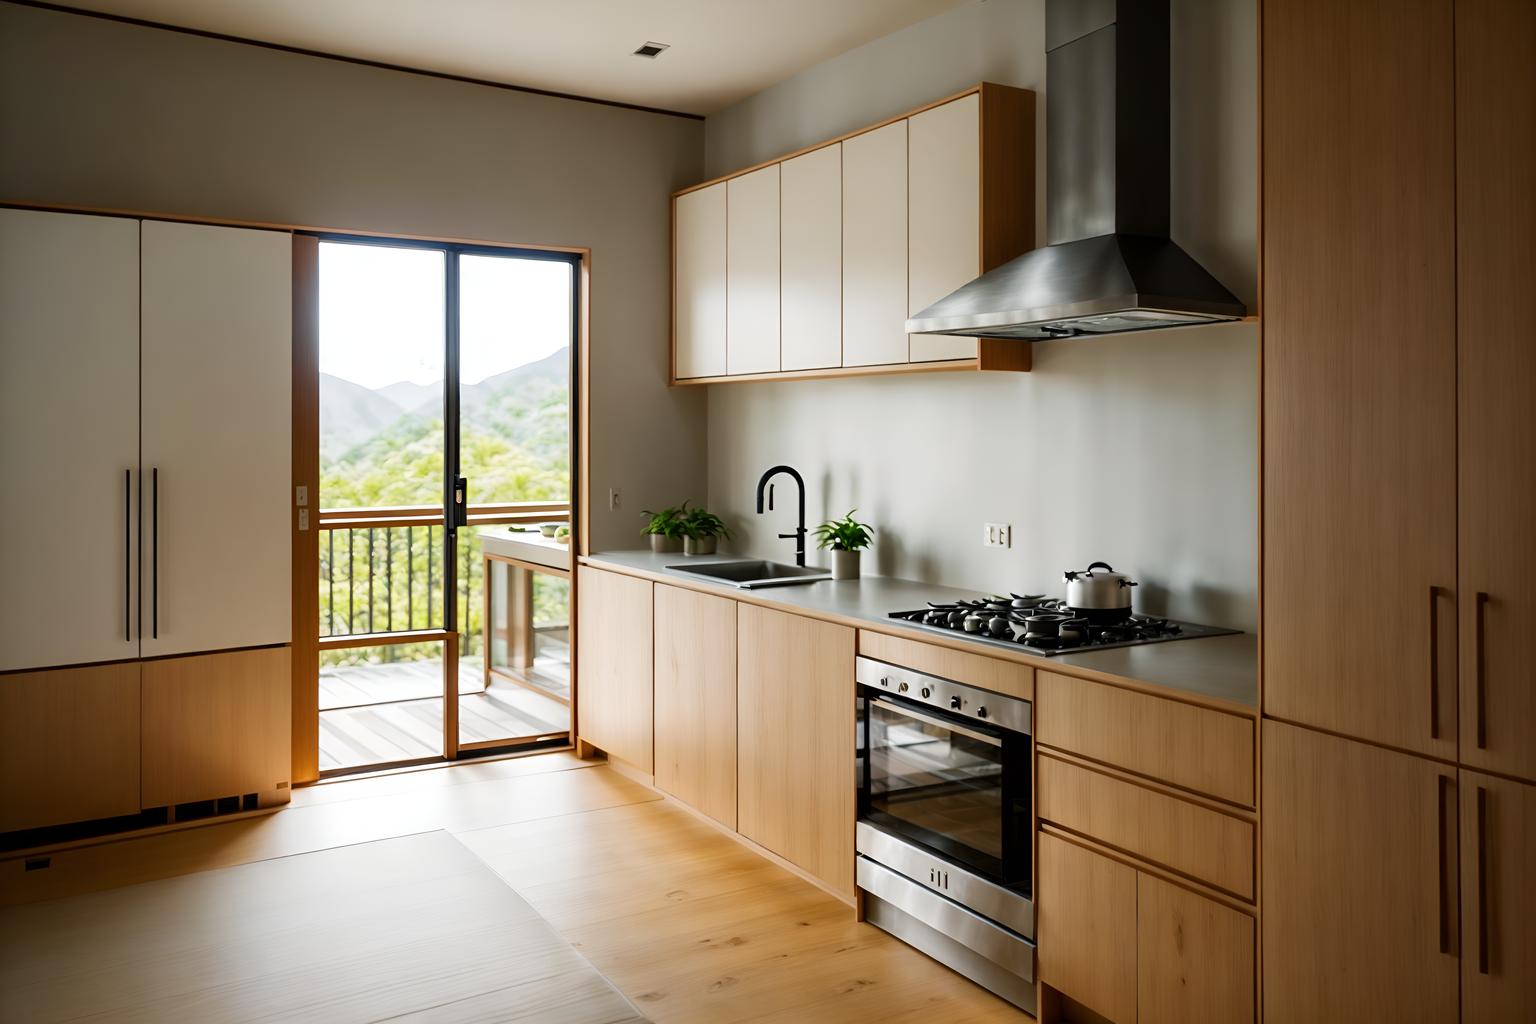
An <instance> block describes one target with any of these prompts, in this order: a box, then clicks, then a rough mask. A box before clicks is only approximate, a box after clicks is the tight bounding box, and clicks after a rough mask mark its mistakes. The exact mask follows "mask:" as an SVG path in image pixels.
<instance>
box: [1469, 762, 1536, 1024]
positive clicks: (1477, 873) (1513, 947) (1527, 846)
mask: <svg viewBox="0 0 1536 1024" xmlns="http://www.w3.org/2000/svg"><path fill="white" fill-rule="evenodd" d="M1460 796H1461V800H1460V804H1461V941H1462V954H1461V1020H1462V1024H1495V1022H1501V1021H1516V1020H1521V1021H1529V1020H1536V969H1533V968H1536V861H1533V859H1532V858H1533V853H1532V851H1536V786H1527V785H1523V784H1522V783H1519V782H1512V781H1510V780H1508V779H1499V778H1494V777H1493V776H1491V775H1482V774H1479V773H1477V772H1470V771H1466V770H1463V771H1462V772H1461V789H1460Z"/></svg>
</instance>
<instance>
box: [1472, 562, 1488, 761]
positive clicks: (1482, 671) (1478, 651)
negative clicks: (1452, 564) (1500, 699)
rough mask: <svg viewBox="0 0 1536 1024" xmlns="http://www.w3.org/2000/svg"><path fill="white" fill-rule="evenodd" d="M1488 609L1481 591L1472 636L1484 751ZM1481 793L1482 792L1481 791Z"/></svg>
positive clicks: (1479, 744) (1479, 745)
mask: <svg viewBox="0 0 1536 1024" xmlns="http://www.w3.org/2000/svg"><path fill="white" fill-rule="evenodd" d="M1487 607H1488V595H1487V594H1485V593H1483V592H1481V591H1479V592H1478V595H1477V605H1476V615H1475V616H1474V618H1475V619H1476V620H1477V621H1476V625H1477V631H1476V632H1475V633H1474V634H1473V636H1472V653H1473V657H1474V659H1475V672H1474V677H1475V680H1474V681H1475V689H1474V691H1473V697H1474V701H1475V703H1476V705H1477V707H1476V708H1475V709H1474V710H1475V711H1476V714H1477V749H1478V750H1482V749H1483V748H1484V747H1486V746H1488V717H1487V709H1488V661H1487V656H1486V654H1485V652H1484V644H1483V629H1484V618H1485V614H1484V613H1485V611H1486V610H1487ZM1479 792H1481V790H1479Z"/></svg>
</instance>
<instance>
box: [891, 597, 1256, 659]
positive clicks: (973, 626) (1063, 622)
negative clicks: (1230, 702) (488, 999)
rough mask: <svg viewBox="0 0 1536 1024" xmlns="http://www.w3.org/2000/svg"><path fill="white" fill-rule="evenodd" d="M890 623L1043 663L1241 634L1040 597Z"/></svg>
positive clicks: (959, 605)
mask: <svg viewBox="0 0 1536 1024" xmlns="http://www.w3.org/2000/svg"><path fill="white" fill-rule="evenodd" d="M890 618H893V619H901V620H903V621H906V622H909V623H911V624H912V625H914V626H920V627H922V628H923V629H927V630H931V631H932V632H935V633H950V634H956V633H958V634H959V635H961V636H963V637H965V638H966V639H968V640H975V641H976V642H978V643H983V644H991V645H992V646H994V647H1009V648H1012V649H1014V650H1024V651H1027V652H1029V653H1030V654H1038V655H1040V656H1041V657H1046V658H1049V657H1053V656H1055V655H1058V654H1071V653H1074V652H1077V651H1102V650H1107V649H1109V648H1112V647H1134V646H1136V645H1138V644H1158V643H1164V642H1166V641H1169V640H1191V639H1194V638H1196V637H1202V636H1227V635H1230V634H1233V633H1239V632H1241V630H1237V629H1225V628H1223V627H1221V626H1202V625H1200V624H1199V623H1195V622H1180V621H1178V620H1176V619H1160V618H1156V617H1154V616H1151V615H1135V614H1125V615H1122V616H1119V617H1113V616H1108V617H1106V616H1105V614H1104V613H1103V612H1097V613H1094V616H1093V617H1092V618H1089V617H1086V616H1084V615H1081V614H1079V613H1078V612H1077V611H1075V610H1074V609H1072V608H1069V607H1067V605H1066V602H1064V601H1061V600H1059V599H1056V598H1048V597H1045V596H1043V595H1040V594H1009V595H1007V596H993V597H979V598H976V599H974V600H970V601H951V602H946V603H942V604H940V603H935V602H931V601H930V602H929V603H928V607H926V608H918V609H914V610H912V611H900V612H891V613H890Z"/></svg>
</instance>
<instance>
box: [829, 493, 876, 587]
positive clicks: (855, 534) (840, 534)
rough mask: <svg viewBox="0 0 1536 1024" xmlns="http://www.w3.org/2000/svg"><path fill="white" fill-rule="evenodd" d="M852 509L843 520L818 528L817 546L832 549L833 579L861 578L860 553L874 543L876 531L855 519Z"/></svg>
mask: <svg viewBox="0 0 1536 1024" xmlns="http://www.w3.org/2000/svg"><path fill="white" fill-rule="evenodd" d="M857 511H858V509H851V510H850V511H849V512H848V514H847V515H846V516H843V518H841V519H829V520H827V521H826V522H824V523H822V524H821V525H820V526H818V527H816V531H815V532H816V546H817V547H820V548H831V549H832V578H833V579H835V580H856V579H858V578H859V552H860V551H862V550H863V549H864V548H867V547H869V545H870V544H871V543H873V541H874V536H875V529H874V527H872V526H869V525H868V524H866V523H861V522H859V521H858V520H856V519H854V518H853V513H854V512H857Z"/></svg>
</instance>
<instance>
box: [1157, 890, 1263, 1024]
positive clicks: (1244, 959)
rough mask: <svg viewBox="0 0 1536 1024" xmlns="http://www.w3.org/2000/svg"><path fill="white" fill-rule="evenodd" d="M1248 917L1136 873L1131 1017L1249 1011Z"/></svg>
mask: <svg viewBox="0 0 1536 1024" xmlns="http://www.w3.org/2000/svg"><path fill="white" fill-rule="evenodd" d="M1253 943H1254V924H1253V918H1252V917H1250V916H1249V915H1247V914H1244V913H1241V912H1239V911H1236V910H1233V909H1232V908H1231V907H1226V906H1223V905H1221V904H1220V903H1217V902H1216V901H1215V900H1210V899H1206V898H1205V897H1204V896H1201V895H1198V894H1197V893H1193V892H1191V891H1189V890H1188V889H1183V888H1180V887H1179V886H1177V885H1174V884H1172V883H1170V882H1166V881H1164V880H1163V879H1161V878H1155V877H1153V876H1152V875H1149V874H1146V873H1145V872H1140V873H1138V874H1137V876H1136V1008H1137V1014H1138V1015H1137V1021H1138V1022H1139V1024H1186V1022H1188V1021H1200V1020H1208V1021H1223V1022H1225V1024H1251V1022H1252V1021H1253V1019H1254V1011H1255V1005H1254V984H1253V982H1254V944H1253Z"/></svg>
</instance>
